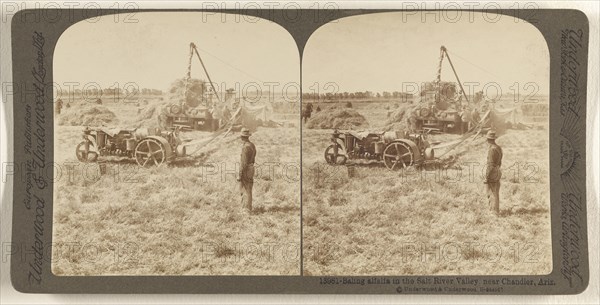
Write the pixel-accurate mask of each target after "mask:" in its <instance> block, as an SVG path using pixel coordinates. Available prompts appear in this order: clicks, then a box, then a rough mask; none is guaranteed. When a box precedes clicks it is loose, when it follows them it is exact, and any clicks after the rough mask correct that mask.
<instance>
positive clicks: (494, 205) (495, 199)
mask: <svg viewBox="0 0 600 305" xmlns="http://www.w3.org/2000/svg"><path fill="white" fill-rule="evenodd" d="M487 141H488V144H489V148H488V157H487V167H486V175H485V181H484V182H483V183H485V184H486V186H487V196H488V201H489V204H490V209H491V210H493V211H494V212H496V215H498V214H500V178H502V171H500V166H501V165H502V148H501V147H500V146H498V144H496V132H495V131H493V130H490V131H488V133H487Z"/></svg>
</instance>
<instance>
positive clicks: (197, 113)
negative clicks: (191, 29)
mask: <svg viewBox="0 0 600 305" xmlns="http://www.w3.org/2000/svg"><path fill="white" fill-rule="evenodd" d="M194 54H195V55H196V57H197V58H198V60H199V61H200V64H201V65H202V69H203V70H204V73H205V74H206V77H207V79H208V82H200V83H194V82H192V59H193V57H194ZM184 82H185V84H184V85H185V89H184V91H183V98H181V99H180V100H179V101H175V102H171V103H169V104H167V105H166V106H165V107H163V108H162V110H161V113H160V115H159V117H158V123H159V125H160V126H161V128H163V129H169V128H172V127H181V128H182V129H184V130H206V131H215V130H217V129H219V119H218V118H215V117H213V109H214V107H212V106H213V96H214V97H216V99H217V101H218V102H221V99H220V97H219V94H218V92H217V90H216V88H215V86H214V84H213V82H212V80H211V79H210V75H209V74H208V71H207V70H206V66H205V65H204V62H203V61H202V58H201V57H200V53H198V49H197V47H196V45H195V44H194V43H190V53H189V59H188V68H187V73H186V77H185V79H184ZM207 83H208V84H210V89H212V91H211V90H209V88H208V86H207ZM192 90H193V91H194V92H197V93H198V95H197V96H193V95H192V94H190V91H192Z"/></svg>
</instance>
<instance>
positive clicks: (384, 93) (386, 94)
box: [383, 91, 392, 98]
mask: <svg viewBox="0 0 600 305" xmlns="http://www.w3.org/2000/svg"><path fill="white" fill-rule="evenodd" d="M391 97H392V94H391V93H389V92H387V91H383V98H391Z"/></svg>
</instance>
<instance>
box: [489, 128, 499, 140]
mask: <svg viewBox="0 0 600 305" xmlns="http://www.w3.org/2000/svg"><path fill="white" fill-rule="evenodd" d="M487 138H488V139H492V140H495V139H496V138H497V137H496V132H495V131H493V130H490V131H488V133H487Z"/></svg>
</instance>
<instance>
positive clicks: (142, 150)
mask: <svg viewBox="0 0 600 305" xmlns="http://www.w3.org/2000/svg"><path fill="white" fill-rule="evenodd" d="M165 158H166V153H165V149H164V147H163V146H162V144H161V143H160V142H159V141H157V140H155V139H143V140H142V141H140V142H139V143H138V145H137V146H136V147H135V161H136V162H137V164H138V165H139V166H141V167H148V166H153V165H156V166H158V165H161V164H162V163H163V162H164V161H165Z"/></svg>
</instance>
